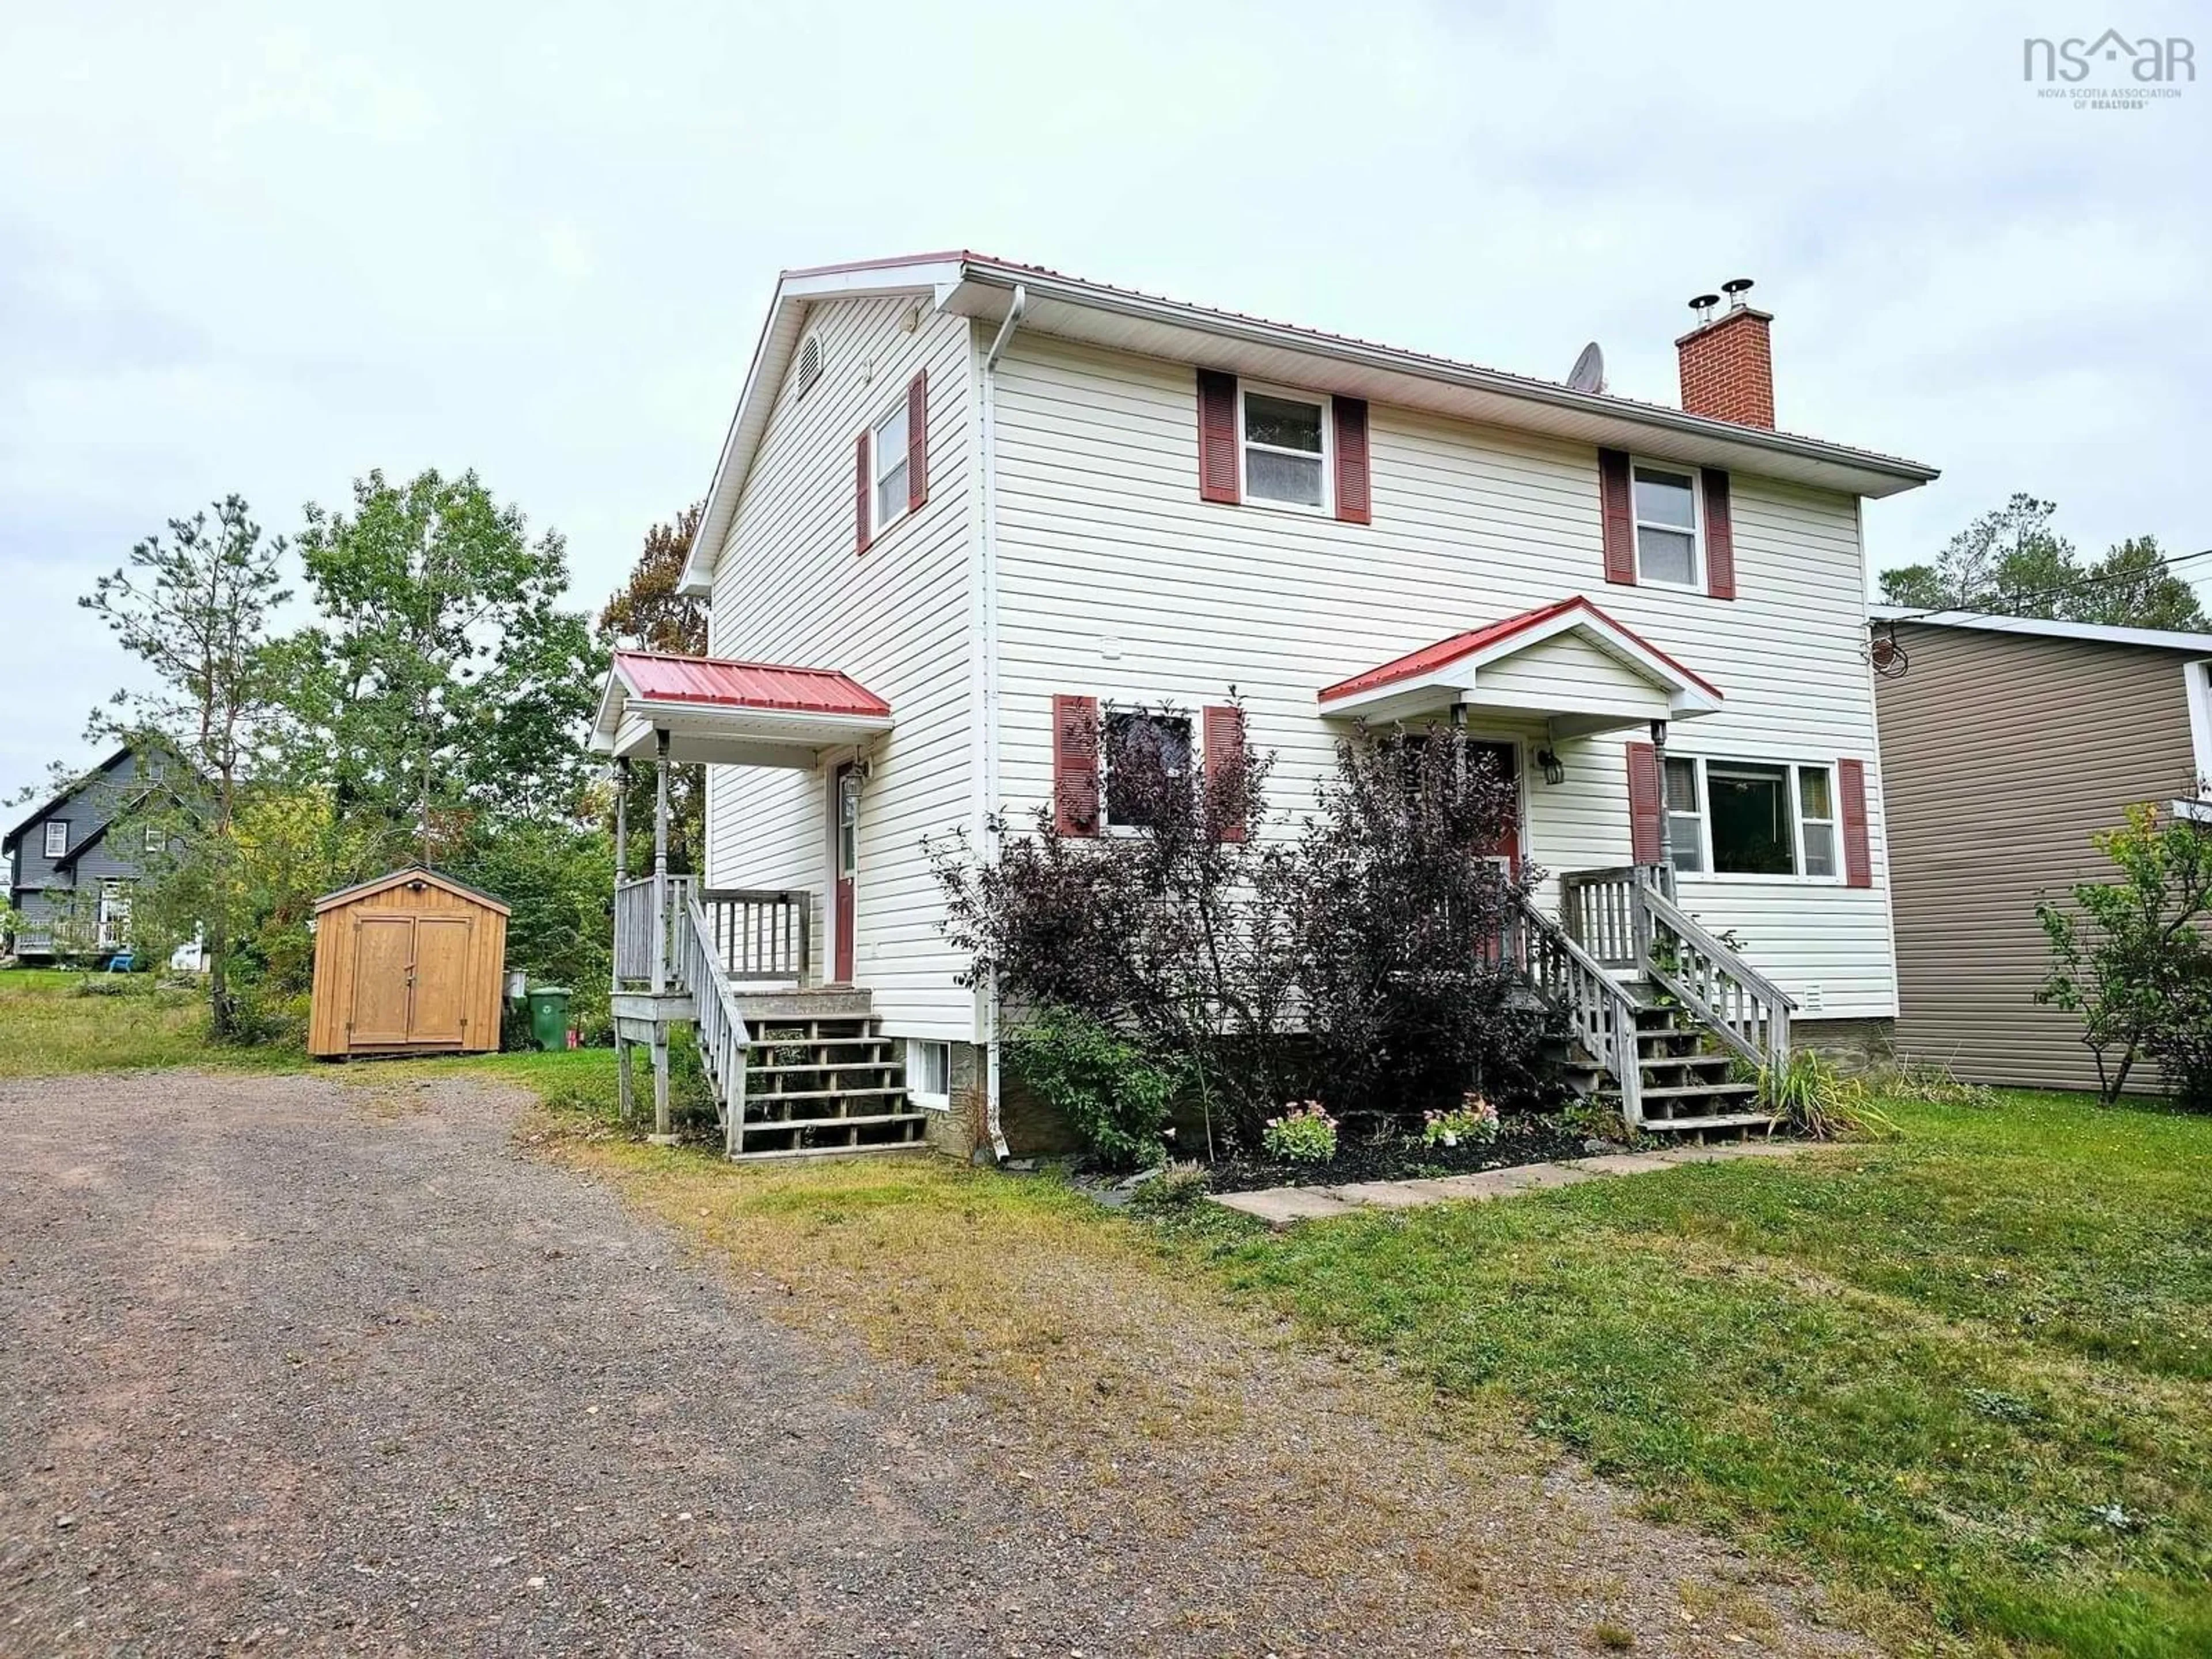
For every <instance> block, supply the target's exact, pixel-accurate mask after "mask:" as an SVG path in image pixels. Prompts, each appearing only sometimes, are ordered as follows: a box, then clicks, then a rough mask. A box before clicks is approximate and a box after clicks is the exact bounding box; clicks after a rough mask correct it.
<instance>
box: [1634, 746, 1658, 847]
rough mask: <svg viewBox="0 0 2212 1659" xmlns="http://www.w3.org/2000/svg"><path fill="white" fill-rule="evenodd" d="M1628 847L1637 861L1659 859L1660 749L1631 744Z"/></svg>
mask: <svg viewBox="0 0 2212 1659" xmlns="http://www.w3.org/2000/svg"><path fill="white" fill-rule="evenodd" d="M1628 848H1629V858H1630V860H1631V861H1632V862H1633V863H1637V864H1656V863H1658V862H1659V751H1658V750H1656V749H1654V748H1653V747H1652V746H1651V745H1650V744H1648V743H1632V744H1629V745H1628Z"/></svg>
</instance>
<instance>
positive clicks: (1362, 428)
mask: <svg viewBox="0 0 2212 1659" xmlns="http://www.w3.org/2000/svg"><path fill="white" fill-rule="evenodd" d="M1334 407H1335V410H1336V516H1337V517H1338V518H1340V519H1341V520H1344V521H1345V522H1346V524H1372V523H1373V522H1374V521H1375V513H1374V502H1373V500H1372V498H1371V497H1370V495H1369V493H1368V488H1367V400H1366V399H1365V398H1337V399H1336V401H1335V404H1334Z"/></svg>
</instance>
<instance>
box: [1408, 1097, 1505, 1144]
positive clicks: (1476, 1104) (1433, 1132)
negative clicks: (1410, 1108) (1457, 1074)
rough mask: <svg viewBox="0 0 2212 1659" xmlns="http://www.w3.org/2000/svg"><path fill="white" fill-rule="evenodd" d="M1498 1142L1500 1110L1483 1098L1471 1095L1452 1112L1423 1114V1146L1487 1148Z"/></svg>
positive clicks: (1463, 1099) (1464, 1098)
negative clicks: (1462, 1144) (1465, 1143)
mask: <svg viewBox="0 0 2212 1659" xmlns="http://www.w3.org/2000/svg"><path fill="white" fill-rule="evenodd" d="M1495 1139H1498V1108H1497V1107H1495V1106H1493V1105H1492V1104H1491V1103H1490V1102H1489V1101H1488V1100H1487V1099H1486V1098H1485V1097H1483V1096H1481V1095H1477V1094H1470V1095H1468V1096H1466V1097H1463V1098H1462V1100H1461V1102H1460V1103H1459V1104H1458V1105H1457V1106H1455V1107H1454V1108H1453V1109H1451V1110H1450V1111H1449V1112H1424V1113H1422V1114H1421V1144H1422V1145H1423V1146H1458V1145H1459V1144H1460V1142H1462V1140H1464V1141H1469V1142H1480V1143H1482V1144H1485V1145H1487V1144H1488V1143H1489V1142H1491V1141H1493V1140H1495Z"/></svg>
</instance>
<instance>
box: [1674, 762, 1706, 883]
mask: <svg viewBox="0 0 2212 1659" xmlns="http://www.w3.org/2000/svg"><path fill="white" fill-rule="evenodd" d="M1667 852H1668V856H1669V857H1671V858H1672V859H1673V860H1674V867H1675V869H1677V870H1686V871H1689V872H1691V873H1692V874H1695V873H1697V872H1700V871H1702V870H1704V868H1705V786H1704V784H1703V782H1702V781H1700V780H1699V776H1698V763H1697V762H1695V761H1693V760H1684V759H1682V758H1680V757H1678V756H1674V755H1669V756H1668V757H1667Z"/></svg>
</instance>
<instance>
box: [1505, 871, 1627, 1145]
mask: <svg viewBox="0 0 2212 1659" xmlns="http://www.w3.org/2000/svg"><path fill="white" fill-rule="evenodd" d="M1508 940H1509V945H1508V948H1509V950H1510V953H1511V956H1512V957H1513V959H1514V960H1515V961H1516V962H1517V963H1519V964H1520V967H1521V971H1522V973H1524V974H1526V975H1528V980H1529V982H1530V983H1531V984H1533V985H1534V987H1536V990H1537V992H1538V994H1540V995H1541V996H1542V997H1543V998H1544V999H1545V1000H1547V1002H1549V1003H1551V1004H1552V1005H1553V1006H1554V1007H1556V1008H1559V1009H1560V1010H1561V1011H1562V1012H1565V1015H1566V1016H1567V1021H1568V1027H1569V1030H1570V1033H1571V1036H1573V1038H1574V1041H1575V1042H1576V1043H1577V1045H1578V1046H1579V1047H1580V1048H1582V1050H1583V1053H1585V1054H1588V1055H1589V1057H1590V1058H1591V1059H1592V1060H1595V1061H1596V1062H1597V1063H1598V1064H1599V1065H1601V1066H1604V1067H1605V1068H1606V1069H1607V1071H1609V1072H1611V1073H1613V1080H1614V1082H1615V1084H1616V1085H1618V1086H1619V1088H1620V1115H1621V1118H1622V1120H1623V1121H1625V1122H1626V1123H1627V1125H1628V1127H1630V1128H1632V1129H1633V1128H1638V1127H1641V1126H1642V1124H1643V1122H1644V1102H1643V1086H1644V1071H1643V1068H1642V1067H1641V1066H1638V1064H1637V1063H1636V1062H1637V1048H1636V999H1635V998H1633V997H1632V996H1631V995H1630V994H1628V992H1627V990H1626V988H1625V987H1623V986H1622V985H1621V984H1620V981H1617V980H1615V979H1614V978H1613V975H1611V974H1609V973H1607V971H1606V969H1605V967H1604V965H1603V964H1602V963H1600V962H1599V961H1598V960H1597V959H1596V958H1595V957H1594V956H1592V955H1591V954H1590V953H1589V951H1585V950H1584V949H1583V947H1582V946H1581V945H1577V943H1576V942H1575V941H1574V940H1573V939H1571V938H1570V937H1569V936H1568V933H1567V931H1566V929H1565V928H1564V927H1560V926H1559V923H1558V922H1556V921H1553V920H1552V919H1551V918H1550V917H1549V916H1547V915H1544V913H1543V912H1542V911H1541V910H1539V909H1537V908H1535V906H1534V905H1532V904H1530V903H1529V902H1528V901H1527V900H1525V899H1524V900H1522V903H1521V907H1520V914H1519V916H1518V918H1517V921H1516V926H1515V927H1514V928H1513V929H1512V931H1511V932H1510V933H1509V935H1508Z"/></svg>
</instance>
